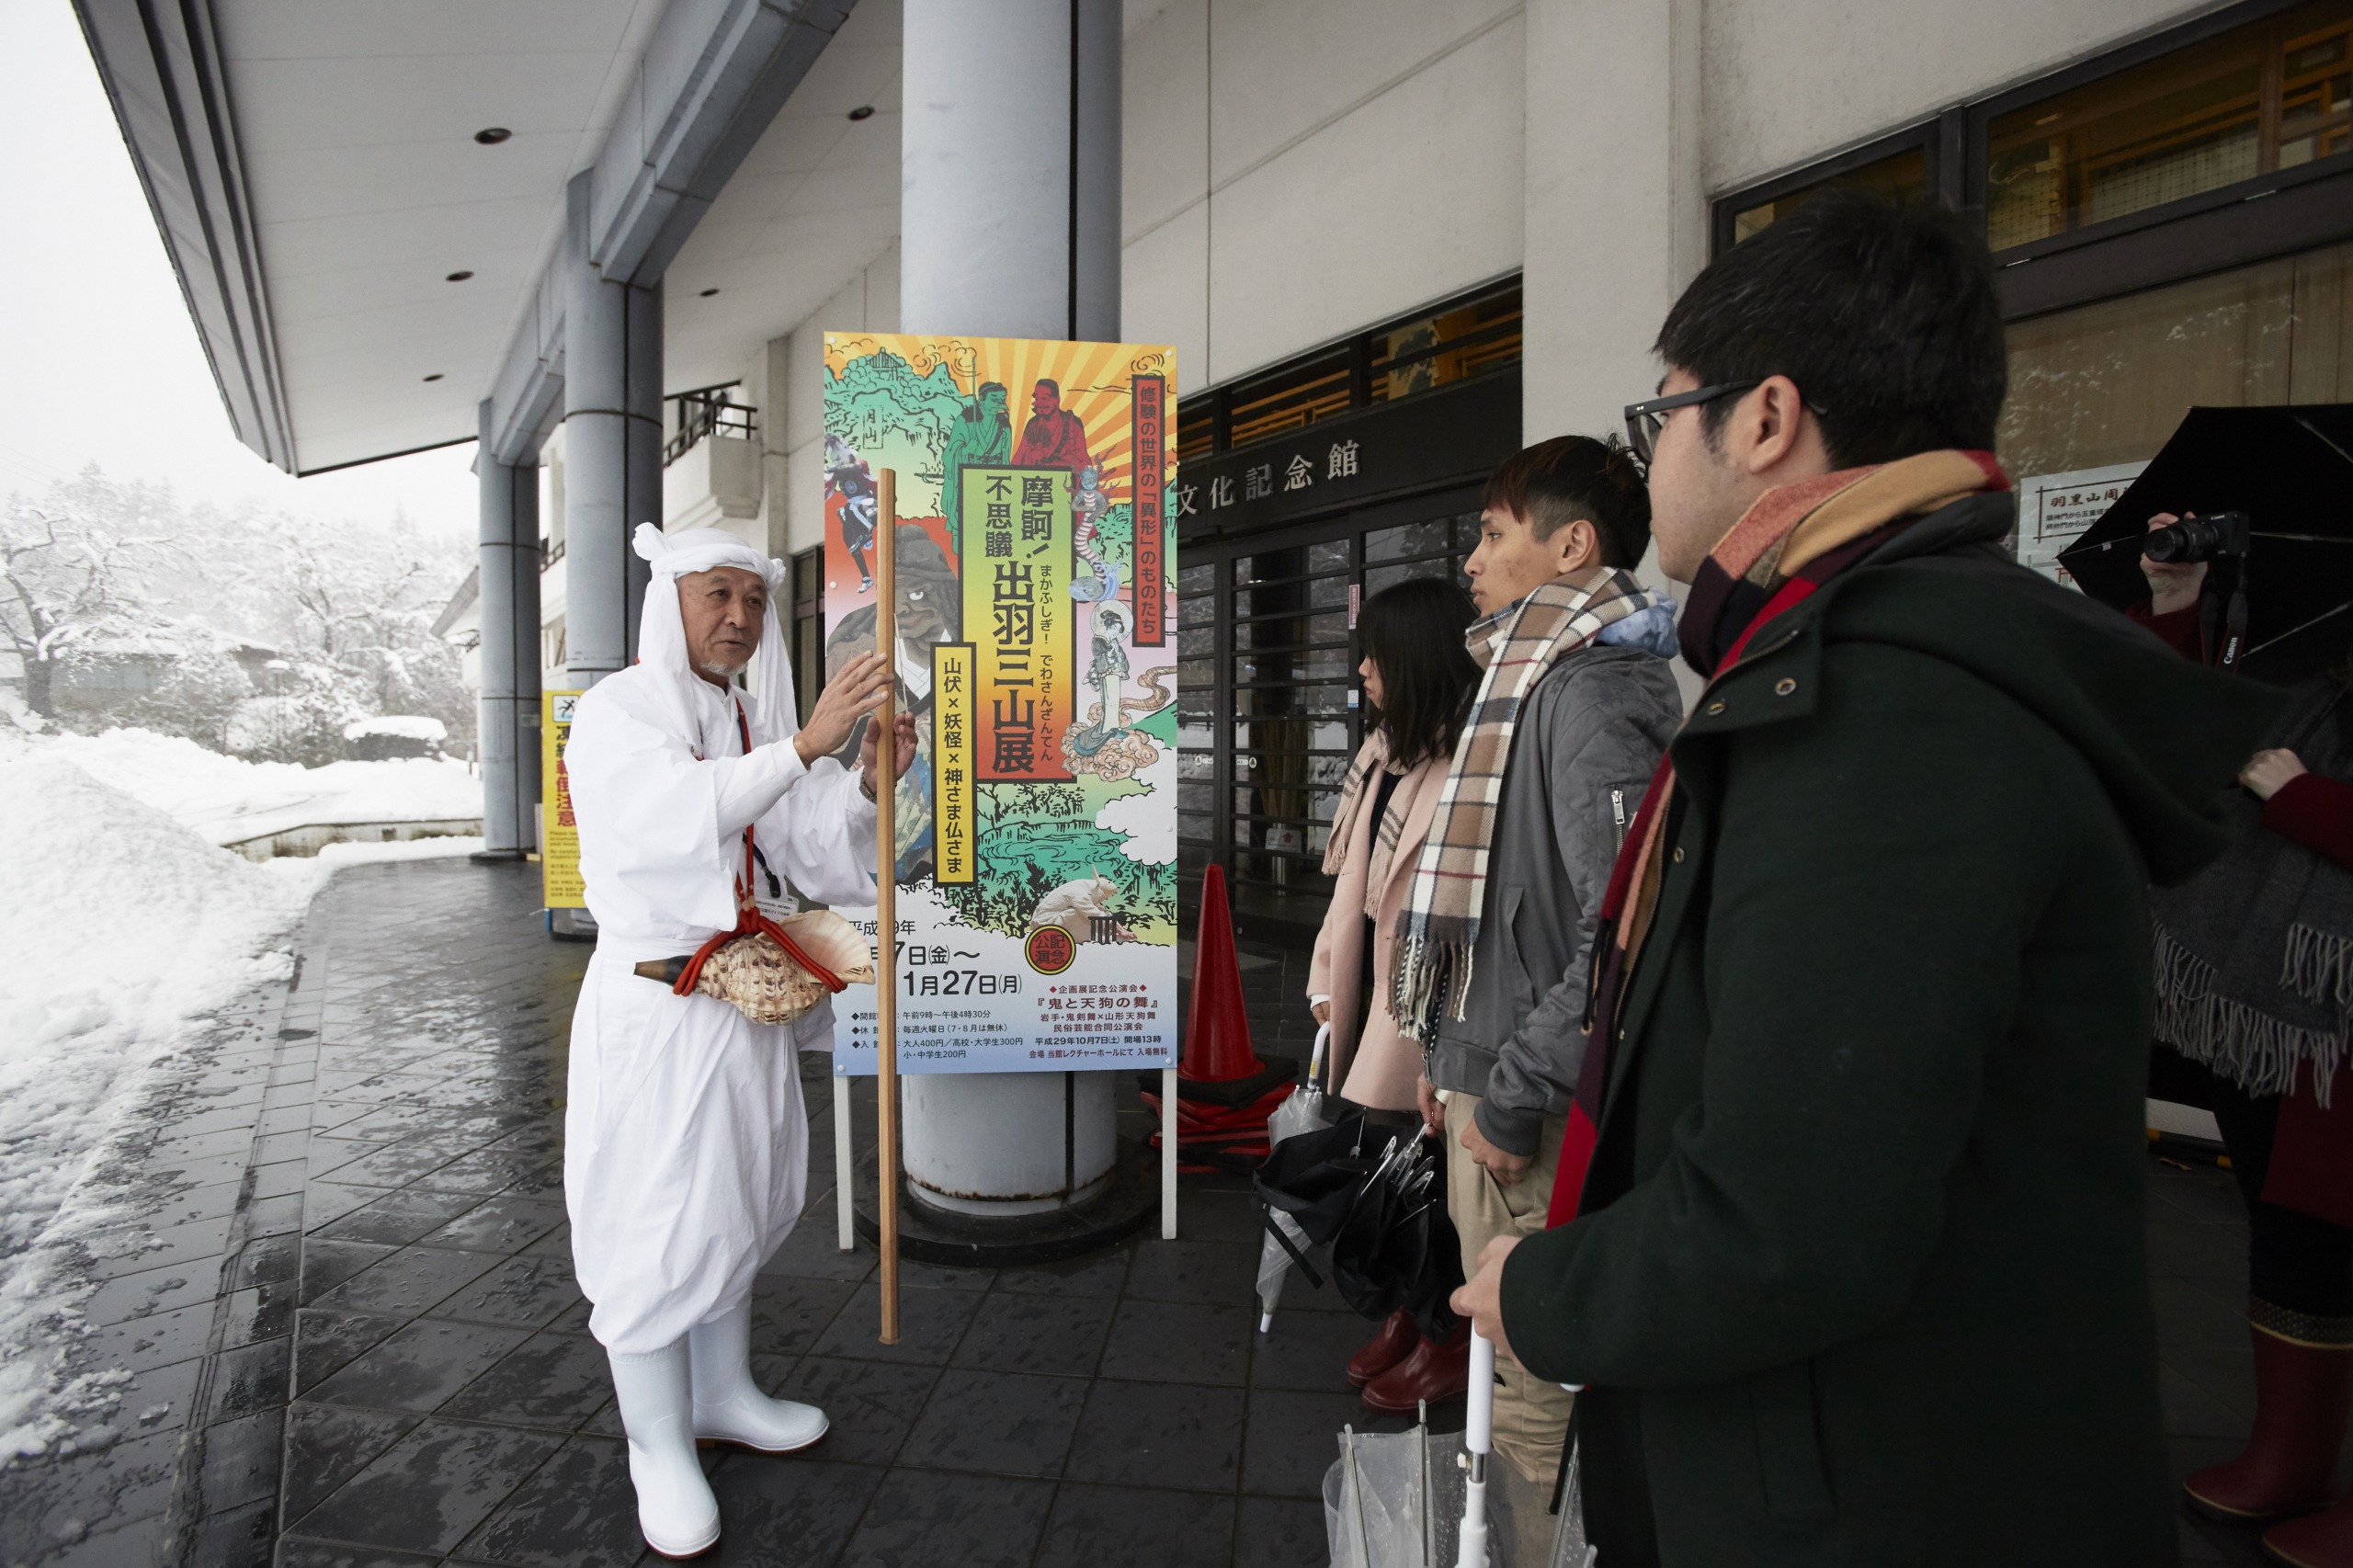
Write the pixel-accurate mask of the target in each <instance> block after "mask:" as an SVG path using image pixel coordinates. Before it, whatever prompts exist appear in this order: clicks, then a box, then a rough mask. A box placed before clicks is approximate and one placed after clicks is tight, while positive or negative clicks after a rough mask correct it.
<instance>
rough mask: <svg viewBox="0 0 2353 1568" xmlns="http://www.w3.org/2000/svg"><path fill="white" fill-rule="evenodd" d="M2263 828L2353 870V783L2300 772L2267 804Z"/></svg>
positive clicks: (2264, 804)
mask: <svg viewBox="0 0 2353 1568" xmlns="http://www.w3.org/2000/svg"><path fill="white" fill-rule="evenodd" d="M2263 825H2264V826H2266V827H2268V828H2269V829H2270V830H2271V831H2272V832H2274V833H2276V834H2279V835H2282V836H2283V837H2287V838H2291V839H2293V840H2295V841H2296V842H2297V843H2298V844H2301V845H2302V846H2304V847H2305V848H2307V849H2309V850H2311V851H2312V852H2313V854H2315V855H2325V856H2327V857H2328V858H2330V859H2332V860H2334V861H2336V863H2337V864H2338V865H2340V866H2342V867H2344V868H2345V869H2347V870H2353V784H2346V783H2341V782H2339V781H2338V780H2336V779H2334V778H2325V777H2323V776H2322V775H2320V774H2317V773H2300V774H2298V775H2296V777H2295V778H2290V779H2289V780H2288V782H2287V783H2285V784H2283V785H2281V786H2280V787H2279V789H2277V790H2273V791H2272V794H2271V799H2269V800H2268V801H2264V802H2263Z"/></svg>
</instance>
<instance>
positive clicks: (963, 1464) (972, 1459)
mask: <svg viewBox="0 0 2353 1568" xmlns="http://www.w3.org/2000/svg"><path fill="white" fill-rule="evenodd" d="M1085 1400H1086V1381H1085V1380H1083V1379H1079V1378H1047V1377H1032V1376H1029V1375H1026V1374H1022V1373H1016V1372H976V1371H966V1370H961V1369H952V1368H951V1369H949V1370H948V1371H946V1372H944V1373H942V1374H941V1375H940V1379H939V1381H938V1384H937V1385H936V1386H935V1387H934V1388H933V1389H932V1391H931V1397H930V1399H929V1400H927V1401H926V1403H925V1404H924V1410H923V1415H921V1416H919V1417H918V1418H917V1419H916V1421H915V1430H914V1431H913V1432H912V1433H910V1434H909V1435H908V1437H907V1440H906V1443H905V1444H904V1446H903V1447H902V1448H901V1449H900V1450H899V1463H900V1464H901V1465H903V1466H905V1467H907V1468H910V1469H918V1470H926V1471H978V1472H983V1473H986V1474H991V1475H1037V1476H1046V1477H1050V1478H1051V1477H1052V1476H1056V1475H1059V1474H1061V1473H1062V1468H1063V1456H1064V1455H1066V1454H1067V1453H1068V1452H1069V1451H1070V1446H1071V1434H1072V1432H1073V1431H1074V1430H1075V1429H1076V1427H1077V1426H1078V1413H1079V1407H1080V1405H1081V1404H1082V1403H1084V1402H1085Z"/></svg>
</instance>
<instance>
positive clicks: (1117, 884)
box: [823, 333, 1177, 1074]
mask: <svg viewBox="0 0 2353 1568" xmlns="http://www.w3.org/2000/svg"><path fill="white" fill-rule="evenodd" d="M823 392H824V415H825V437H824V527H825V548H824V578H825V581H824V614H825V628H826V633H827V635H826V642H825V666H826V669H827V672H828V673H829V674H830V673H831V672H832V671H834V670H836V669H838V668H840V667H841V665H843V663H844V662H846V661H847V659H849V658H851V657H854V656H855V655H857V654H858V653H866V652H870V650H871V648H872V643H873V639H874V620H875V614H874V586H873V546H874V528H875V523H876V510H875V490H874V477H873V476H874V474H875V473H876V472H879V471H881V470H882V469H886V468H887V469H890V470H892V472H895V473H896V474H897V476H898V479H897V498H898V516H899V527H898V533H897V535H896V540H897V553H896V574H897V598H898V604H897V616H898V637H897V642H898V648H897V650H896V659H897V665H898V672H899V685H898V699H899V703H900V705H901V710H902V711H904V712H907V713H910V714H912V715H914V717H915V733H916V749H915V764H914V766H913V767H910V768H909V769H908V771H907V774H906V777H905V778H903V779H901V780H900V784H899V792H898V796H897V802H896V806H895V816H896V835H897V854H898V869H899V884H900V891H899V895H898V912H897V920H898V927H899V928H898V930H897V932H896V933H895V941H894V942H893V944H892V954H893V962H892V971H893V973H894V975H895V978H896V982H897V985H898V993H897V994H898V1062H899V1069H900V1071H902V1072H905V1073H1004V1072H1066V1071H1072V1070H1094V1069H1105V1068H1152V1067H1165V1066H1168V1065H1171V1064H1173V1063H1174V1062H1175V1061H1176V923H1177V910H1176V635H1175V622H1176V528H1175V511H1176V508H1175V506H1174V491H1175V482H1176V457H1175V452H1174V441H1175V435H1176V355H1175V351H1174V350H1172V349H1170V348H1167V347H1162V346H1156V345H1149V344H1123V343H1065V342H1060V341H1051V340H1034V339H1025V338H940V337H923V336H914V335H892V334H874V333H828V334H826V335H825V364H824V387H823ZM851 744H853V745H854V744H855V740H853V742H852V743H851ZM847 750H848V747H847V746H846V747H845V752H846V753H847ZM841 913H842V914H843V915H846V916H847V917H848V918H849V919H850V920H852V921H853V922H856V923H858V925H859V926H861V927H863V928H864V929H865V930H866V932H867V934H868V935H869V937H873V936H874V935H875V930H874V913H873V911H872V910H871V909H866V910H853V909H844V910H842V911H841ZM874 1010H875V1008H874V992H873V990H872V988H871V987H868V986H853V987H851V988H850V990H849V991H848V992H847V993H845V994H843V995H842V996H841V997H840V998H838V999H837V1000H836V1001H835V1006H834V1016H835V1058H834V1060H835V1070H836V1071H837V1072H842V1073H850V1074H870V1073H873V1072H874V1071H875V1070H876V1048H875V1033H874V1031H875V1025H874Z"/></svg>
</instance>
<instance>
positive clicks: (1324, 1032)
mask: <svg viewBox="0 0 2353 1568" xmlns="http://www.w3.org/2000/svg"><path fill="white" fill-rule="evenodd" d="M1331 1043H1332V1025H1331V1022H1330V1020H1328V1019H1327V1020H1325V1021H1324V1022H1323V1023H1320V1024H1318V1025H1316V1026H1315V1048H1314V1049H1313V1051H1309V1052H1308V1056H1307V1081H1308V1082H1309V1083H1311V1084H1313V1083H1314V1082H1315V1081H1316V1080H1317V1079H1319V1078H1321V1077H1323V1076H1324V1047H1325V1046H1327V1045H1329V1044H1331Z"/></svg>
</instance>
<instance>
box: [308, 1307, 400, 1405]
mask: <svg viewBox="0 0 2353 1568" xmlns="http://www.w3.org/2000/svg"><path fill="white" fill-rule="evenodd" d="M400 1326H401V1320H400V1319H398V1318H396V1317H386V1316H384V1315H382V1314H381V1313H376V1312H322V1311H320V1310H318V1309H316V1308H312V1309H309V1310H307V1311H304V1312H301V1313H299V1314H297V1316H296V1319H295V1327H294V1392H295V1397H296V1398H298V1399H300V1398H305V1397H307V1396H308V1395H309V1394H310V1392H311V1391H312V1390H313V1389H314V1388H316V1387H318V1385H319V1384H321V1383H323V1382H324V1381H326V1380H327V1379H328V1378H330V1377H332V1376H334V1375H335V1373H336V1372H337V1371H339V1370H341V1369H343V1368H344V1367H345V1366H347V1365H348V1364H349V1363H350V1362H352V1361H353V1360H355V1359H357V1358H358V1356H359V1355H360V1353H361V1352H363V1351H365V1350H367V1349H369V1347H371V1346H376V1345H379V1344H381V1343H382V1342H383V1341H384V1340H386V1339H388V1338H390V1337H391V1336H392V1333H393V1331H394V1330H396V1329H398V1328H399V1327H400Z"/></svg>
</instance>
